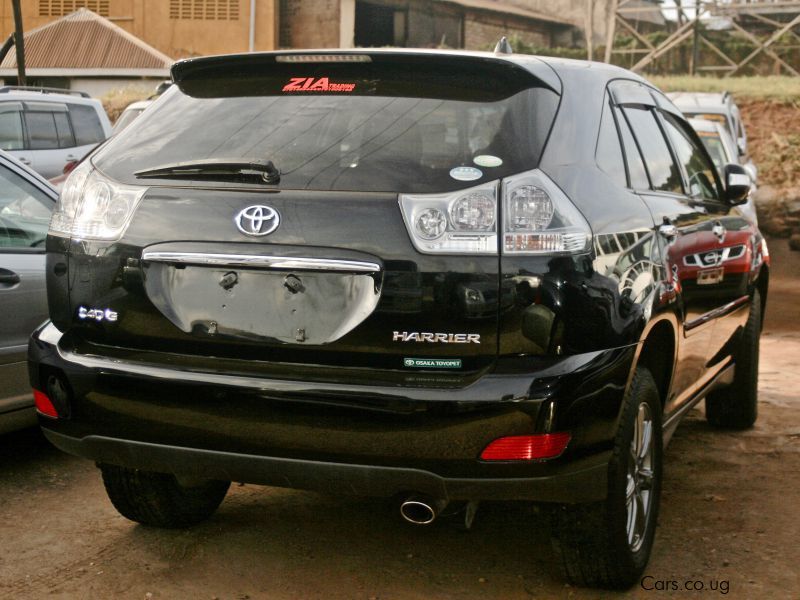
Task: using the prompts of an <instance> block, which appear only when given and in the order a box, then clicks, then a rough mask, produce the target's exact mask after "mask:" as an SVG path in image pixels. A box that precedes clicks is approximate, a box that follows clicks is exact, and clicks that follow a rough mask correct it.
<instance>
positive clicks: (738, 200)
mask: <svg viewBox="0 0 800 600" xmlns="http://www.w3.org/2000/svg"><path fill="white" fill-rule="evenodd" d="M722 174H723V176H724V179H725V200H726V201H727V202H728V204H731V205H734V206H735V205H737V204H744V203H745V202H747V195H748V194H749V193H750V176H749V175H748V174H747V170H746V169H745V168H744V167H743V166H742V165H737V164H733V163H730V164H727V165H725V167H724V168H723V169H722Z"/></svg>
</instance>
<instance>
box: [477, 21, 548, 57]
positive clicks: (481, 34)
mask: <svg viewBox="0 0 800 600" xmlns="http://www.w3.org/2000/svg"><path fill="white" fill-rule="evenodd" d="M504 35H505V36H508V37H510V36H512V35H516V36H518V37H519V38H520V39H521V40H523V41H524V42H526V43H528V44H535V45H537V46H550V33H549V32H548V31H547V30H546V29H545V27H544V26H543V27H541V28H537V29H527V28H525V27H523V26H520V23H519V22H517V23H515V22H514V20H509V21H507V22H503V21H495V20H490V19H489V18H487V16H486V15H485V14H481V13H474V14H472V13H467V14H466V15H465V16H464V47H465V48H467V49H468V50H486V49H487V47H489V46H492V45H494V44H496V43H497V42H498V40H500V38H501V37H502V36H504Z"/></svg>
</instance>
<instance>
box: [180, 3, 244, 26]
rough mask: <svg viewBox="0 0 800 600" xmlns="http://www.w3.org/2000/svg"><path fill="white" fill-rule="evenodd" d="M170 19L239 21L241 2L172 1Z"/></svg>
mask: <svg viewBox="0 0 800 600" xmlns="http://www.w3.org/2000/svg"><path fill="white" fill-rule="evenodd" d="M169 18H170V19H192V20H195V21H238V20H239V0H170V1H169Z"/></svg>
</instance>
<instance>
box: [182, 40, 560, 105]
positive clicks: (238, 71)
mask: <svg viewBox="0 0 800 600" xmlns="http://www.w3.org/2000/svg"><path fill="white" fill-rule="evenodd" d="M420 69H422V70H424V71H426V72H427V73H431V72H433V71H441V73H442V75H443V76H448V78H450V79H451V78H452V76H453V75H457V74H459V73H460V74H462V75H469V79H470V80H471V82H470V86H471V87H475V86H478V87H480V84H481V83H482V82H484V81H486V78H491V80H492V85H493V86H495V85H500V86H501V87H502V88H503V90H504V91H505V92H506V93H509V92H511V91H512V90H514V89H524V88H527V87H545V88H548V89H550V90H552V91H554V92H555V93H557V94H559V95H560V94H561V81H560V79H559V78H558V76H557V75H556V73H555V71H554V70H553V69H552V67H550V66H549V65H548V64H547V63H545V62H544V61H542V60H541V59H539V58H537V57H535V56H531V55H525V54H511V55H509V54H492V53H488V52H461V51H442V50H400V51H399V50H383V49H375V48H370V49H363V48H359V49H354V50H306V51H300V52H298V51H291V52H286V51H277V52H258V53H248V54H228V55H218V56H208V57H201V58H189V59H184V60H180V61H178V62H176V63H174V64H173V65H172V69H171V74H172V80H173V82H175V83H176V84H178V85H179V87H181V88H182V89H183V86H182V85H181V84H182V83H185V82H189V81H199V80H209V79H224V78H228V77H232V76H236V75H240V76H256V77H258V76H261V77H264V76H267V77H268V76H270V75H274V76H281V75H283V76H286V75H290V74H295V75H298V76H299V75H303V74H307V76H313V75H314V74H316V73H322V72H336V73H337V74H352V75H357V74H361V75H362V76H363V75H364V74H370V75H372V76H373V78H374V77H375V76H376V75H378V71H379V70H389V71H391V72H392V74H393V75H394V76H398V75H400V74H402V75H403V77H402V78H403V79H404V80H405V81H407V82H410V81H413V79H414V75H415V73H416V72H418V71H419V70H420ZM439 91H440V92H441V90H439Z"/></svg>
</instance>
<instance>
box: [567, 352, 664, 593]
mask: <svg viewBox="0 0 800 600" xmlns="http://www.w3.org/2000/svg"><path fill="white" fill-rule="evenodd" d="M661 456H662V442H661V402H660V399H659V395H658V389H657V387H656V384H655V381H654V380H653V376H652V375H651V374H650V371H648V370H647V369H646V368H644V367H638V368H637V369H636V373H635V374H634V378H633V381H632V383H631V386H630V389H629V390H628V394H627V396H626V399H625V403H624V407H623V410H622V418H621V421H620V427H619V430H618V433H617V437H616V439H615V442H614V453H613V456H612V459H611V461H610V463H609V470H608V497H607V499H606V500H605V501H604V502H598V503H594V504H587V505H564V506H559V507H558V508H556V509H555V510H554V511H553V519H552V530H551V539H552V542H553V549H554V551H555V554H556V557H557V558H558V559H559V562H560V563H561V565H562V568H563V571H564V574H565V575H566V577H567V579H568V580H569V581H571V582H573V583H576V584H578V585H585V586H592V587H608V588H623V589H624V588H627V587H630V586H631V585H632V584H633V583H635V582H636V581H637V580H638V579H639V577H640V576H641V574H642V572H643V570H644V568H645V566H646V565H647V561H648V559H649V558H650V550H651V548H652V546H653V539H654V537H655V528H656V521H657V518H658V506H659V497H660V493H661Z"/></svg>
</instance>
